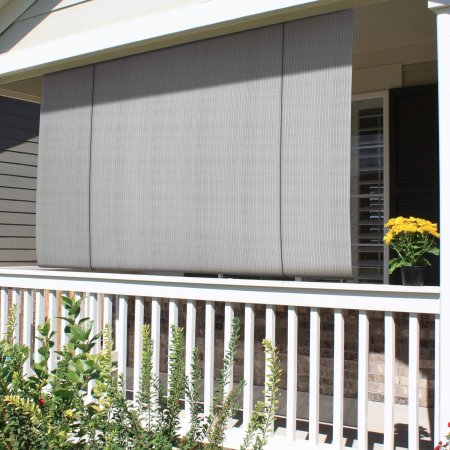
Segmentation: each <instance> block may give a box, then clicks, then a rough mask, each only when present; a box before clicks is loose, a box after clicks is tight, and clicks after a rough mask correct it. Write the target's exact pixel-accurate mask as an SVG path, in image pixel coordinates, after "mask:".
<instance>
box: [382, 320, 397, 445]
mask: <svg viewBox="0 0 450 450" xmlns="http://www.w3.org/2000/svg"><path fill="white" fill-rule="evenodd" d="M394 377H395V322H394V316H393V313H392V312H391V311H387V312H386V313H385V314H384V448H385V449H386V450H393V449H394V403H395V390H394Z"/></svg>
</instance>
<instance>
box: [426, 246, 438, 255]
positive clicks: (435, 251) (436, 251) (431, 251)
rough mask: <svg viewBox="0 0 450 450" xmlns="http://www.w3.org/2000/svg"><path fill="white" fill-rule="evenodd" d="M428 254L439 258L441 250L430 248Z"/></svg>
mask: <svg viewBox="0 0 450 450" xmlns="http://www.w3.org/2000/svg"><path fill="white" fill-rule="evenodd" d="M428 253H431V254H432V255H436V256H439V253H440V252H439V249H438V248H437V247H434V248H430V250H428Z"/></svg>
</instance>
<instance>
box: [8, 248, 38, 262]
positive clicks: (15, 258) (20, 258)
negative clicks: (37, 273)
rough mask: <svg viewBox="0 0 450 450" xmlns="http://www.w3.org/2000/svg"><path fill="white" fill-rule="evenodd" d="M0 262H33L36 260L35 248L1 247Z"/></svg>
mask: <svg viewBox="0 0 450 450" xmlns="http://www.w3.org/2000/svg"><path fill="white" fill-rule="evenodd" d="M0 262H2V263H5V262H14V263H16V262H23V263H34V262H36V250H18V249H14V250H8V249H3V250H2V251H1V252H0Z"/></svg>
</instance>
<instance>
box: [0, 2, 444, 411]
mask: <svg viewBox="0 0 450 450" xmlns="http://www.w3.org/2000/svg"><path fill="white" fill-rule="evenodd" d="M105 1H108V0H105ZM105 1H103V2H102V0H96V1H95V2H89V1H84V2H80V4H79V5H76V6H74V7H70V8H66V9H61V10H58V11H54V12H52V13H48V12H47V13H44V14H39V15H38V14H34V13H35V12H36V11H35V10H34V9H33V10H30V11H29V13H28V14H29V15H28V16H27V17H26V16H22V19H19V20H18V21H17V25H16V26H15V30H17V31H20V30H24V29H26V27H25V24H28V25H31V24H36V28H35V31H36V33H37V34H38V35H39V36H37V34H34V32H33V33H30V34H29V35H24V36H23V38H24V40H23V41H21V42H19V43H17V44H15V45H14V48H15V49H19V48H20V49H21V50H25V49H26V48H30V47H32V46H33V45H34V44H36V43H37V42H41V43H45V42H48V40H49V39H51V37H52V33H53V31H54V32H55V34H56V32H58V33H64V34H65V35H66V36H69V35H70V33H73V25H74V24H76V22H75V21H74V22H72V23H70V20H69V19H68V18H70V17H71V14H72V13H74V12H76V11H77V9H78V12H81V10H82V8H83V9H84V8H93V7H94V6H93V5H94V4H96V5H103V6H102V8H103V9H105V8H104V5H105ZM113 1H114V2H116V0H109V1H108V4H110V5H111V4H112V2H113ZM46 3H47V4H50V3H49V2H46ZM63 3H64V2H63ZM116 3H119V0H117V2H116ZM121 3H122V4H123V5H125V4H126V9H128V8H129V7H131V3H135V2H131V3H130V2H126V3H125V2H121ZM129 3H130V4H129ZM138 3H139V4H140V5H141V6H142V5H143V3H144V1H142V2H136V4H138ZM146 3H147V4H148V3H149V2H146ZM152 3H153V2H152ZM191 3H195V2H191ZM161 4H162V3H161V2H159V3H158V4H155V8H158V7H160V6H161ZM165 4H167V3H166V2H165ZM170 4H172V5H174V7H175V8H176V7H177V4H176V2H173V3H170ZM183 4H184V5H186V6H188V4H189V2H188V1H186V2H185V3H183ZM158 5H159V6H158ZM178 6H181V3H179V4H178ZM136 8H138V6H136ZM106 9H108V8H106ZM110 9H111V10H115V9H116V8H113V7H111V8H110ZM119 10H120V11H123V9H119ZM33 11H34V12H33ZM134 11H135V13H136V11H137V9H136V10H134ZM155 12H157V10H156V9H155ZM30 14H31V15H30ZM33 14H34V15H33ZM110 14H112V15H114V14H115V12H114V11H109V10H108V11H107V13H106V15H105V17H106V19H107V18H108V17H111V18H112V17H113V16H112V15H110ZM61 17H66V18H67V19H64V20H63V22H61V23H65V24H66V26H67V25H68V24H69V25H70V27H67V28H66V29H62V28H64V27H57V28H53V27H52V26H51V25H54V24H55V23H56V19H58V18H61ZM72 17H73V16H72ZM78 20H80V19H78ZM89 20H90V21H94V20H105V19H104V18H103V17H102V18H101V19H99V18H98V17H97V18H90V19H89ZM282 20H286V18H285V17H284V18H280V19H279V21H282ZM46 21H48V23H46ZM54 21H55V22H54ZM355 21H356V25H355V27H356V28H355V47H354V55H353V56H354V57H353V59H354V64H353V93H354V94H359V93H370V92H374V91H382V90H388V89H393V88H401V87H407V86H417V85H425V84H434V83H436V82H437V69H436V26H435V16H434V13H432V12H430V11H429V10H428V8H427V2H426V0H388V1H386V2H380V3H378V4H374V5H368V6H362V7H359V8H356V17H355ZM19 22H24V23H22V24H19ZM89 23H90V24H91V26H93V25H94V22H89ZM97 24H98V22H97ZM104 24H105V23H104ZM240 26H245V25H240ZM223 32H227V31H223ZM216 34H220V31H216ZM7 36H8V35H7ZM202 36H205V34H202V33H200V32H196V33H192V34H191V37H190V38H189V36H185V37H184V38H183V39H185V40H189V39H191V40H195V39H199V38H201V37H202ZM3 37H4V35H0V42H1V41H2V40H3ZM35 37H36V40H35ZM9 42H10V44H9V45H11V41H9ZM179 42H180V40H179V38H178V39H177V38H171V39H167V40H166V41H164V44H161V45H170V44H173V43H179ZM1 45H3V48H4V49H6V48H7V47H8V44H7V42H6V43H3V42H2V43H1ZM140 51H142V50H140ZM98 58H99V59H102V58H107V56H103V57H102V56H98ZM91 62H92V61H91ZM75 65H76V64H75ZM61 68H62V66H61ZM23 76H30V75H21V76H19V77H18V78H17V80H15V81H14V82H11V83H6V84H2V85H0V89H4V90H8V91H9V93H10V95H13V96H19V95H22V94H24V93H26V94H27V95H34V96H35V97H36V98H39V96H40V82H39V81H40V80H39V78H31V79H30V80H31V82H30V83H27V82H26V81H18V79H19V78H21V77H23ZM36 80H37V82H36ZM21 83H22V85H21ZM32 85H34V86H32ZM133 306H134V305H133V302H132V301H131V302H130V310H129V330H130V331H131V330H132V329H133V326H132V324H133V320H134V316H133V314H134V307H133ZM149 309H150V308H146V311H149ZM167 311H168V307H167V304H166V303H165V304H164V309H163V314H164V315H163V316H162V317H163V321H162V324H163V330H162V347H161V353H162V354H166V353H167V328H166V329H164V324H167V317H168V312H167ZM217 314H218V315H219V316H220V314H221V313H220V311H218V312H217ZM203 316H204V314H203V310H202V306H200V305H199V308H198V318H199V326H198V329H199V330H201V329H202V324H203V319H202V318H203ZM285 316H286V315H285V311H282V310H280V311H278V317H277V319H278V322H277V323H278V327H277V330H278V333H279V335H277V344H278V345H279V347H280V351H281V354H282V356H283V358H285V355H286V342H285V341H286V331H285V330H286V329H287V326H286V323H285V322H286V319H285ZM262 320H263V319H262V312H261V311H258V315H257V320H256V337H255V339H256V340H260V339H261V337H262V336H263V334H264V329H263V325H262ZM146 322H149V318H148V317H146ZM183 323H184V312H183V308H181V315H180V324H183ZM396 324H397V330H396V331H397V336H398V344H397V345H398V348H397V357H398V358H397V364H396V380H395V381H396V398H397V401H398V402H400V403H406V402H407V383H408V379H407V376H408V373H407V364H406V362H407V351H408V349H407V337H408V325H407V320H406V318H405V317H403V316H401V315H398V316H397V317H396ZM370 325H371V337H370V342H371V349H370V350H371V355H370V366H369V370H370V387H369V389H370V398H371V399H372V400H382V399H383V392H384V391H383V389H384V386H383V382H384V356H383V352H384V335H383V322H382V317H381V316H377V315H373V316H372V317H371V323H370ZM356 327H357V322H356V318H355V317H353V316H348V317H346V342H347V343H348V344H347V345H348V346H347V348H346V362H345V370H346V371H345V375H346V378H345V389H346V395H347V396H351V397H355V396H356V386H357V384H356V377H357V361H356V355H357V348H356V342H357V341H356V339H355V336H356ZM332 330H333V323H332V317H331V316H330V314H329V313H328V312H326V311H324V312H323V315H322V337H323V341H322V352H321V356H322V362H321V391H322V392H323V393H331V392H332V386H333V364H332V357H333V354H332V352H333V345H332V344H333V342H332V340H333V334H332ZM131 333H132V331H131ZM222 333H223V331H222V329H221V321H220V320H218V321H217V329H216V344H217V345H216V346H215V349H216V350H215V351H216V359H220V358H221V357H222V349H221V343H222V342H221V340H220V339H221V336H222ZM202 339H203V336H202V335H201V334H200V332H199V335H198V343H199V346H200V347H201V346H202V345H203V344H202V342H203V341H202ZM308 339H309V320H308V316H307V315H306V311H301V312H300V323H299V374H300V377H299V389H300V390H302V389H303V390H304V389H306V387H307V377H308V354H307V351H308V346H306V345H305V343H306V342H307V341H308ZM421 342H422V345H423V346H424V349H423V350H422V353H421V356H420V381H419V385H420V397H421V398H420V403H421V405H422V406H425V405H432V401H433V377H434V369H433V367H434V324H433V323H432V322H426V321H422V322H421ZM242 347H243V346H242V344H241V350H240V354H239V355H238V358H242ZM132 354H133V339H132V336H131V339H130V340H129V349H128V355H129V361H130V362H131V361H132ZM256 357H257V366H256V368H255V382H256V383H261V382H262V378H261V377H262V374H263V358H262V349H261V348H260V349H259V351H257V353H256ZM240 362H241V361H240ZM241 367H242V364H238V365H237V367H236V376H237V377H238V376H239V369H240V368H241ZM241 375H242V373H241Z"/></svg>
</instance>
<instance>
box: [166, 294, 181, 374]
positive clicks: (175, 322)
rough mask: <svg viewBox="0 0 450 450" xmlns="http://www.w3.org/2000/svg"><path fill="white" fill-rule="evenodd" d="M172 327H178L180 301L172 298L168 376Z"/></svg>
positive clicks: (168, 364) (170, 306)
mask: <svg viewBox="0 0 450 450" xmlns="http://www.w3.org/2000/svg"><path fill="white" fill-rule="evenodd" d="M172 326H175V327H177V326H178V300H176V299H174V298H171V299H169V330H168V333H167V334H168V345H167V349H168V352H169V355H168V359H167V368H168V374H170V367H169V366H170V343H171V342H172V337H173V332H172Z"/></svg>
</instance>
